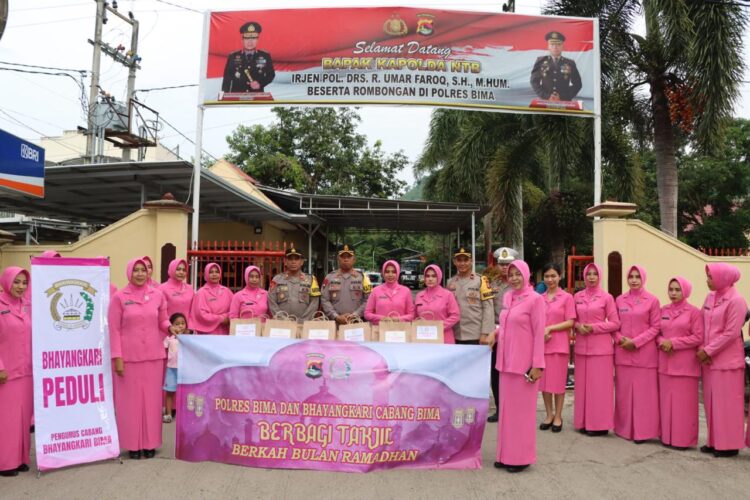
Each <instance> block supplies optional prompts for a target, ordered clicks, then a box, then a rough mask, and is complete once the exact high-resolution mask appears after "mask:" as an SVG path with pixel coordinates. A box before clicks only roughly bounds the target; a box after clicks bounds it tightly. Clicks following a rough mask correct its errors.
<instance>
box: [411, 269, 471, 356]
mask: <svg viewBox="0 0 750 500" xmlns="http://www.w3.org/2000/svg"><path fill="white" fill-rule="evenodd" d="M442 282H443V271H441V270H440V268H439V267H438V266H436V265H435V264H430V265H429V266H427V267H426V268H425V270H424V284H425V287H426V288H425V289H424V290H422V291H421V292H419V293H418V294H417V296H416V298H415V299H414V303H415V311H416V317H418V318H423V319H426V320H435V321H442V322H443V339H444V340H443V341H444V343H446V344H455V343H456V339H455V338H454V337H453V325H455V324H456V323H458V320H459V319H461V311H460V310H459V308H458V302H456V297H455V296H454V295H453V294H452V293H451V292H449V291H448V290H446V289H445V288H443V287H442V286H441V285H440V283H442Z"/></svg>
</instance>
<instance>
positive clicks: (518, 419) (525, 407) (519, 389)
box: [497, 372, 539, 465]
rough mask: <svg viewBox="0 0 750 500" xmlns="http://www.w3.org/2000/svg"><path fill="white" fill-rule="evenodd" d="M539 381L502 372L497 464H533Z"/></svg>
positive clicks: (534, 458)
mask: <svg viewBox="0 0 750 500" xmlns="http://www.w3.org/2000/svg"><path fill="white" fill-rule="evenodd" d="M538 385H539V383H538V382H534V383H533V384H530V383H529V382H527V381H526V379H525V378H524V376H523V375H518V374H517V373H507V372H502V376H501V377H500V408H499V409H498V412H497V416H498V424H497V425H498V427H497V461H498V462H502V463H503V464H505V465H529V464H533V463H536V400H537V386H538Z"/></svg>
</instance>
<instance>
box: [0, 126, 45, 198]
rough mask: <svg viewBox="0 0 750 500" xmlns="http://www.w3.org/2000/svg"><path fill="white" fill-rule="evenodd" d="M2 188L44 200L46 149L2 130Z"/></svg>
mask: <svg viewBox="0 0 750 500" xmlns="http://www.w3.org/2000/svg"><path fill="white" fill-rule="evenodd" d="M0 188H5V189H10V190H12V191H18V192H20V193H24V194H28V195H30V196H36V197H38V198H44V149H42V148H40V147H39V146H37V145H35V144H32V143H30V142H28V141H24V140H23V139H21V138H19V137H16V136H15V135H13V134H9V133H8V132H6V131H4V130H0Z"/></svg>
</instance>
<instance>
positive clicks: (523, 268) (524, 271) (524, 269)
mask: <svg viewBox="0 0 750 500" xmlns="http://www.w3.org/2000/svg"><path fill="white" fill-rule="evenodd" d="M512 267H515V268H516V269H518V272H520V273H521V276H522V277H523V286H522V287H521V288H519V289H518V290H516V289H515V288H511V289H510V291H511V293H512V295H522V294H524V293H527V292H529V291H533V290H534V288H533V287H532V286H531V282H529V278H530V277H531V271H530V270H529V265H528V264H527V263H526V262H524V261H522V260H519V259H516V260H514V261H513V262H511V263H510V265H508V272H509V273H510V268H512Z"/></svg>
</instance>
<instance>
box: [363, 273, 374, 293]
mask: <svg viewBox="0 0 750 500" xmlns="http://www.w3.org/2000/svg"><path fill="white" fill-rule="evenodd" d="M362 291H363V292H364V293H365V295H367V294H368V293H370V292H372V283H370V278H368V277H367V275H366V274H365V273H362Z"/></svg>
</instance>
